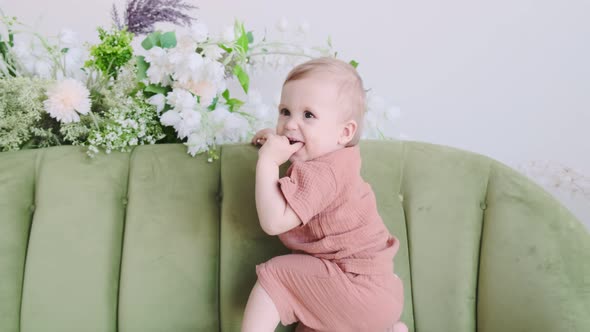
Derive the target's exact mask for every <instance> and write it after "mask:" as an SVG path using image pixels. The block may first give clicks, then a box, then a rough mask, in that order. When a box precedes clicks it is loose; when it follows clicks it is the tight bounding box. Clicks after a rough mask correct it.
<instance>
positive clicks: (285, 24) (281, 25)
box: [277, 17, 289, 32]
mask: <svg viewBox="0 0 590 332" xmlns="http://www.w3.org/2000/svg"><path fill="white" fill-rule="evenodd" d="M288 27H289V22H287V19H286V18H284V17H281V19H280V20H279V21H278V22H277V29H278V30H279V31H281V32H285V31H287V28H288Z"/></svg>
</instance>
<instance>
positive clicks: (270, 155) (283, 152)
mask: <svg viewBox="0 0 590 332" xmlns="http://www.w3.org/2000/svg"><path fill="white" fill-rule="evenodd" d="M302 147H303V143H301V142H297V143H294V144H290V142H289V139H288V138H287V136H279V135H274V134H268V135H267V136H266V140H265V143H264V145H263V146H262V147H261V148H260V150H259V151H258V160H261V159H268V160H270V161H273V162H274V163H276V164H277V166H280V165H282V164H284V163H285V162H286V161H287V160H289V158H290V157H291V156H292V155H293V154H294V153H295V152H297V151H299V149H301V148H302Z"/></svg>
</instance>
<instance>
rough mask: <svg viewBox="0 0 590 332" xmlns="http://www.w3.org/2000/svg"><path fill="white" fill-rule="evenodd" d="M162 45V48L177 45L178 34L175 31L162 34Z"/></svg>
mask: <svg viewBox="0 0 590 332" xmlns="http://www.w3.org/2000/svg"><path fill="white" fill-rule="evenodd" d="M160 45H161V47H162V48H173V47H176V34H175V33H174V31H170V32H166V33H165V34H163V35H161V36H160Z"/></svg>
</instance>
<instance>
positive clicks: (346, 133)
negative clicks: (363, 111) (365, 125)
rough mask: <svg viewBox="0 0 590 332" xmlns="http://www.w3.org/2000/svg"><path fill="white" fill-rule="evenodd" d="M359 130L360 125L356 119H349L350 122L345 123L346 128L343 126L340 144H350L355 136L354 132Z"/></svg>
mask: <svg viewBox="0 0 590 332" xmlns="http://www.w3.org/2000/svg"><path fill="white" fill-rule="evenodd" d="M357 130H358V125H357V124H356V121H354V120H349V121H348V122H346V124H345V125H344V128H342V132H341V134H340V138H339V139H338V144H340V145H346V144H348V143H349V142H350V141H352V139H353V138H354V134H356V131H357Z"/></svg>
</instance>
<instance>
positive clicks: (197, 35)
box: [191, 23, 209, 43]
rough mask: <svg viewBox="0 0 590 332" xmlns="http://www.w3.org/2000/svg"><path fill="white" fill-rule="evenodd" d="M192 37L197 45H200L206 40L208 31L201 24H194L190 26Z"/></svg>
mask: <svg viewBox="0 0 590 332" xmlns="http://www.w3.org/2000/svg"><path fill="white" fill-rule="evenodd" d="M191 32H192V37H193V39H194V40H195V41H196V42H197V43H202V42H204V41H205V40H207V36H208V35H209V29H207V26H206V25H205V24H203V23H196V24H193V25H192V26H191Z"/></svg>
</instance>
